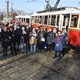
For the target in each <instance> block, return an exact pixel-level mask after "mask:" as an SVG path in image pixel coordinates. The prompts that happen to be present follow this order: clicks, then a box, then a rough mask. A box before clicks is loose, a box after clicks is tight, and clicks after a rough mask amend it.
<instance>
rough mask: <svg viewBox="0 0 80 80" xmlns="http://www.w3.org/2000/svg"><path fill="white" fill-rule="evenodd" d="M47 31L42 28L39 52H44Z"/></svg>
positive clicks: (39, 36)
mask: <svg viewBox="0 0 80 80" xmlns="http://www.w3.org/2000/svg"><path fill="white" fill-rule="evenodd" d="M45 41H46V38H45V31H44V30H43V29H42V28H41V29H40V31H39V33H38V48H39V52H44V44H45Z"/></svg>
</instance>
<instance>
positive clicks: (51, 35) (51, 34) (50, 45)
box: [47, 29, 53, 52]
mask: <svg viewBox="0 0 80 80" xmlns="http://www.w3.org/2000/svg"><path fill="white" fill-rule="evenodd" d="M52 41H53V32H52V31H51V29H49V30H48V32H47V44H48V48H47V49H48V51H50V52H51V48H52Z"/></svg>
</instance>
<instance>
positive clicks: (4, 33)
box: [1, 27, 9, 56]
mask: <svg viewBox="0 0 80 80" xmlns="http://www.w3.org/2000/svg"><path fill="white" fill-rule="evenodd" d="M1 38H2V47H3V56H7V55H8V54H7V51H8V46H9V32H8V31H7V28H6V27H4V29H3V31H2V33H1Z"/></svg>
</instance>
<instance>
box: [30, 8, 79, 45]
mask: <svg viewBox="0 0 80 80" xmlns="http://www.w3.org/2000/svg"><path fill="white" fill-rule="evenodd" d="M31 22H32V24H33V26H34V27H38V26H40V27H46V28H47V29H49V28H51V29H54V28H55V27H58V28H59V30H64V29H66V30H67V32H68V39H69V43H70V44H71V45H73V46H80V9H79V8H76V7H61V8H57V9H54V10H52V11H40V12H37V13H35V14H33V15H31Z"/></svg>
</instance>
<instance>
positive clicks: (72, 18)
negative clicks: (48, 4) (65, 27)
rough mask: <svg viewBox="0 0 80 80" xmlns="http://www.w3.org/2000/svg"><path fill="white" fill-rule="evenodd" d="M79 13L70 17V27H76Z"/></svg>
mask: <svg viewBox="0 0 80 80" xmlns="http://www.w3.org/2000/svg"><path fill="white" fill-rule="evenodd" d="M78 18H79V15H72V17H71V27H73V28H77V24H78Z"/></svg>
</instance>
